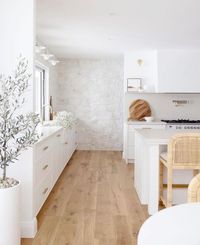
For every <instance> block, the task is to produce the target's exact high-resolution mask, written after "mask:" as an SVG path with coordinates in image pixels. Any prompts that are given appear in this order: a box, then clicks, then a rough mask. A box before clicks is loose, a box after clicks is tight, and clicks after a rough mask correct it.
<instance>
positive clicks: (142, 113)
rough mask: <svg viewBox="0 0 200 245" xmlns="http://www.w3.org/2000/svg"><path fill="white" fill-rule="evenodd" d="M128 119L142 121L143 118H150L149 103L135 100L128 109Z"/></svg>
mask: <svg viewBox="0 0 200 245" xmlns="http://www.w3.org/2000/svg"><path fill="white" fill-rule="evenodd" d="M129 115H130V118H129V119H133V120H139V121H141V120H143V119H144V117H150V116H151V108H150V105H149V103H148V102H147V101H146V100H141V99H138V100H135V101H133V102H132V103H131V105H130V107H129Z"/></svg>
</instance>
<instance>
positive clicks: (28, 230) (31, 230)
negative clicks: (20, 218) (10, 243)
mask: <svg viewBox="0 0 200 245" xmlns="http://www.w3.org/2000/svg"><path fill="white" fill-rule="evenodd" d="M36 233H37V219H36V218H34V219H33V220H32V221H25V222H21V237H22V238H34V237H35V235H36Z"/></svg>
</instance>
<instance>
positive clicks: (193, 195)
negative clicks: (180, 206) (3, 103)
mask: <svg viewBox="0 0 200 245" xmlns="http://www.w3.org/2000/svg"><path fill="white" fill-rule="evenodd" d="M188 202H200V174H197V175H196V176H195V177H194V178H193V179H192V180H191V182H190V184H189V187H188Z"/></svg>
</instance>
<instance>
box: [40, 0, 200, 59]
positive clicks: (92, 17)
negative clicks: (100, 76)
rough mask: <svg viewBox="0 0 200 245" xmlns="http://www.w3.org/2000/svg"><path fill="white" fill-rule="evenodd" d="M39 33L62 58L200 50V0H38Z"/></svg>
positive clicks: (48, 45)
mask: <svg viewBox="0 0 200 245" xmlns="http://www.w3.org/2000/svg"><path fill="white" fill-rule="evenodd" d="M36 10H37V36H38V38H39V39H40V40H41V41H42V42H43V43H45V44H46V45H47V47H48V48H49V49H50V50H51V51H52V52H53V53H54V54H55V55H57V57H58V58H60V59H67V58H99V57H109V56H119V55H122V54H123V53H124V52H125V51H128V50H131V49H162V48H200V14H199V13H200V1H199V0H167V1H163V0H54V1H53V0H37V9H36Z"/></svg>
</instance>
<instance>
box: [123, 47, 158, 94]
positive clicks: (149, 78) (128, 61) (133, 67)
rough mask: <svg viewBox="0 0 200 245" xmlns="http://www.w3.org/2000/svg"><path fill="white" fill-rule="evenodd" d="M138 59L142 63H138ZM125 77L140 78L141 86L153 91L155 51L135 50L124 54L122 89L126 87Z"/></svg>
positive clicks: (155, 65)
mask: <svg viewBox="0 0 200 245" xmlns="http://www.w3.org/2000/svg"><path fill="white" fill-rule="evenodd" d="M138 59H142V60H143V61H144V63H143V64H142V65H141V66H140V65H138V63H137V61H138ZM127 78H142V86H144V85H146V87H147V90H148V91H155V85H156V84H157V51H156V50H135V51H131V52H127V53H125V55H124V91H126V88H127Z"/></svg>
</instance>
